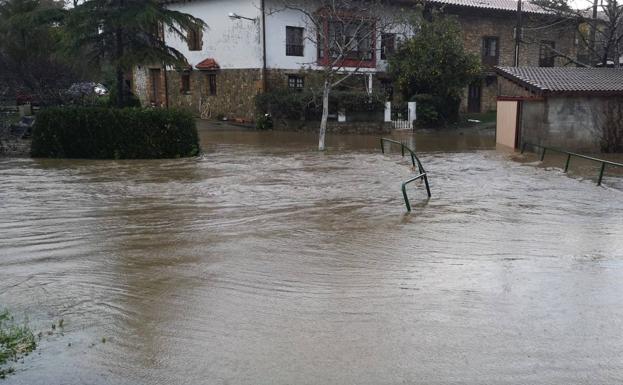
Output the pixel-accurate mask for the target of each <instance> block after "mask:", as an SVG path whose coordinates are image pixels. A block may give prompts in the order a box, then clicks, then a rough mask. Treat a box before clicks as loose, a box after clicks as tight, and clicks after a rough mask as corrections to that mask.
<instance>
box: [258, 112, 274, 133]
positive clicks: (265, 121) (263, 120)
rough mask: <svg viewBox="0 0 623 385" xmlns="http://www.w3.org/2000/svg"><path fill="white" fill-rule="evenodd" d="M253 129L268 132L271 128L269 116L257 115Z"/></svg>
mask: <svg viewBox="0 0 623 385" xmlns="http://www.w3.org/2000/svg"><path fill="white" fill-rule="evenodd" d="M255 128H257V129H258V130H270V129H271V128H273V119H272V118H271V116H270V114H264V115H259V116H258V117H257V118H256V119H255Z"/></svg>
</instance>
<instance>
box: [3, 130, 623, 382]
mask: <svg viewBox="0 0 623 385" xmlns="http://www.w3.org/2000/svg"><path fill="white" fill-rule="evenodd" d="M400 137H401V138H402V139H405V140H409V141H411V143H413V141H415V143H416V147H417V150H418V152H419V153H420V154H421V160H422V163H423V164H424V166H425V167H426V169H427V171H428V172H429V176H430V184H431V190H432V194H433V197H432V198H431V199H430V200H429V201H427V200H426V199H424V198H425V197H426V194H425V192H424V189H423V187H422V186H421V185H417V184H416V185H410V187H409V195H410V197H411V199H412V203H413V205H414V209H413V212H412V213H411V214H405V208H404V202H403V200H402V195H401V192H400V183H401V181H402V180H404V179H406V178H408V177H409V176H410V175H412V171H411V170H410V168H409V167H408V163H407V161H406V160H405V159H402V158H401V157H400V152H399V149H394V150H393V152H392V153H389V154H385V155H383V154H381V153H380V151H379V144H378V139H377V138H375V137H372V136H329V138H328V139H329V141H328V151H326V152H325V153H318V152H317V151H315V150H314V147H315V145H316V136H315V135H307V134H300V133H279V132H255V131H244V130H233V131H232V130H228V129H223V130H203V131H202V142H203V147H204V150H205V151H206V153H205V155H203V156H201V157H199V158H196V159H179V160H154V161H86V160H71V161H69V160H31V159H0V181H1V182H0V183H1V184H0V306H4V307H7V308H8V309H10V310H11V311H12V312H13V313H15V314H16V315H17V316H18V317H21V316H23V315H27V316H28V317H29V319H30V321H29V322H30V324H31V325H32V326H33V328H35V329H36V330H42V331H44V335H43V337H42V340H41V342H40V347H39V349H38V350H37V352H36V353H35V354H33V355H31V356H29V357H26V359H25V360H24V362H23V363H18V364H16V365H15V368H16V369H17V373H16V374H15V375H12V376H9V377H8V378H7V379H6V380H4V382H5V383H7V384H28V385H36V384H128V385H129V384H271V385H273V384H375V385H376V384H571V383H573V384H596V383H599V384H618V383H621V382H623V295H621V293H623V191H622V190H621V189H618V188H614V187H613V186H615V185H617V184H619V183H620V178H619V177H616V176H610V177H608V178H607V180H606V182H607V183H606V187H597V186H596V185H595V183H594V180H591V179H590V178H592V174H590V173H589V174H590V175H587V176H586V177H582V176H580V177H577V176H575V177H568V176H566V175H565V174H563V173H562V172H561V171H560V169H559V167H560V166H561V164H560V163H556V162H557V160H556V159H555V158H552V164H551V165H548V164H546V165H544V166H541V165H540V164H538V162H535V158H534V156H532V157H530V156H528V157H519V156H518V155H517V154H511V153H505V152H501V151H495V150H494V149H493V137H492V135H491V134H490V133H483V132H468V133H451V134H448V133H446V134H442V135H439V134H431V133H424V134H418V135H417V136H416V137H415V138H413V137H411V136H409V135H408V134H403V135H402V136H400ZM554 166H555V167H556V168H554ZM593 179H594V178H593ZM59 319H63V320H64V327H63V328H62V329H60V328H57V329H56V330H55V331H53V332H51V333H52V334H50V335H48V334H47V333H45V331H46V330H50V325H51V324H52V323H53V322H56V323H57V322H58V320H59ZM2 382H3V380H0V383H2Z"/></svg>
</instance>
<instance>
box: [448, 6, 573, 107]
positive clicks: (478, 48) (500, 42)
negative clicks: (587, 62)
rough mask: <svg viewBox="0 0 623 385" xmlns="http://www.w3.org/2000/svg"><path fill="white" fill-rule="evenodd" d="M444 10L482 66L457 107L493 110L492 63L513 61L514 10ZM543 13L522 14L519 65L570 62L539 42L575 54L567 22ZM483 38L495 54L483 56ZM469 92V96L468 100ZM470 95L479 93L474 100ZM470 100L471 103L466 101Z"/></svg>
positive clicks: (508, 63)
mask: <svg viewBox="0 0 623 385" xmlns="http://www.w3.org/2000/svg"><path fill="white" fill-rule="evenodd" d="M446 12H448V13H451V14H455V15H457V17H458V20H459V22H460V24H461V28H462V30H463V44H464V46H465V49H466V51H467V52H470V53H473V54H476V55H479V56H480V57H481V61H482V64H483V67H484V73H483V74H482V78H481V79H480V80H479V81H478V82H476V83H475V84H473V85H471V86H470V87H468V89H466V90H465V92H464V94H463V98H462V101H461V102H462V103H461V109H462V110H463V111H464V112H487V111H495V109H496V98H497V76H496V74H495V71H494V69H493V67H495V66H513V65H514V61H515V34H514V31H515V25H516V23H517V16H516V12H512V11H505V10H472V9H467V8H458V7H452V8H449V9H446ZM553 22H554V20H553V19H548V18H547V17H545V16H542V15H537V14H527V15H525V16H524V32H523V38H522V42H521V43H520V44H519V52H518V53H519V66H520V67H542V66H550V65H551V66H566V65H570V64H572V63H571V62H570V61H569V60H568V59H565V58H564V57H563V56H561V55H560V54H557V53H556V52H554V51H553V50H550V49H548V48H547V46H543V45H542V44H541V43H546V44H552V43H553V45H554V46H555V47H554V49H555V50H556V51H559V52H561V53H562V54H564V55H566V56H568V57H570V58H575V57H576V56H577V38H576V36H575V26H574V25H573V24H572V23H571V22H566V23H562V24H561V23H558V24H555V25H554V26H552V27H544V26H547V25H550V24H552V23H553ZM487 40H489V41H492V40H494V41H495V42H496V43H495V45H496V48H495V50H496V51H497V52H496V53H497V55H495V56H491V57H487V55H486V54H487V52H486V47H485V46H486V44H487ZM470 96H472V100H471V101H470ZM474 96H480V98H479V100H476V101H474V100H473V97H474ZM470 102H472V103H471V105H470Z"/></svg>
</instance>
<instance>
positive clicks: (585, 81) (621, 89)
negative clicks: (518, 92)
mask: <svg viewBox="0 0 623 385" xmlns="http://www.w3.org/2000/svg"><path fill="white" fill-rule="evenodd" d="M496 72H497V73H498V74H500V75H501V76H503V77H505V78H507V79H509V80H511V81H514V82H516V83H518V84H520V85H522V86H523V87H526V88H528V89H529V90H531V91H533V92H537V93H573V94H621V95H623V69H617V68H575V67H496Z"/></svg>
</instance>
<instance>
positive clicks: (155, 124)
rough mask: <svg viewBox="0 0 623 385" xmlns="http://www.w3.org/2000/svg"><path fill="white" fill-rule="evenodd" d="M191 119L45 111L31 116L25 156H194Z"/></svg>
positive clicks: (164, 113)
mask: <svg viewBox="0 0 623 385" xmlns="http://www.w3.org/2000/svg"><path fill="white" fill-rule="evenodd" d="M198 153H199V136H198V135H197V127H196V126H195V120H194V118H193V117H192V115H190V114H188V113H186V112H182V111H176V110H164V109H135V108H126V109H113V108H96V107H72V108H51V109H47V110H43V111H41V112H39V113H38V114H37V118H36V121H35V125H34V127H33V135H32V150H31V155H32V156H33V157H38V158H90V159H155V158H178V157H186V156H195V155H197V154H198Z"/></svg>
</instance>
